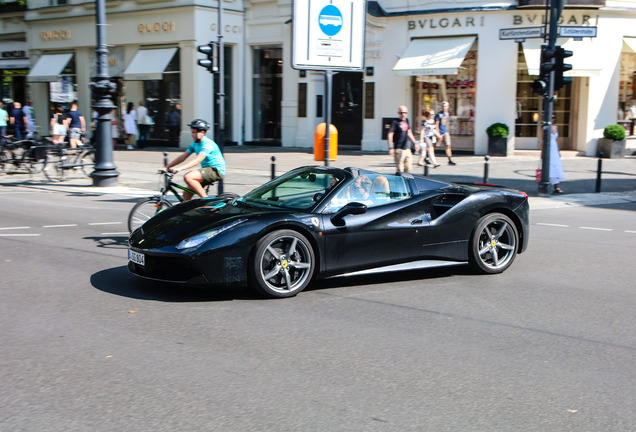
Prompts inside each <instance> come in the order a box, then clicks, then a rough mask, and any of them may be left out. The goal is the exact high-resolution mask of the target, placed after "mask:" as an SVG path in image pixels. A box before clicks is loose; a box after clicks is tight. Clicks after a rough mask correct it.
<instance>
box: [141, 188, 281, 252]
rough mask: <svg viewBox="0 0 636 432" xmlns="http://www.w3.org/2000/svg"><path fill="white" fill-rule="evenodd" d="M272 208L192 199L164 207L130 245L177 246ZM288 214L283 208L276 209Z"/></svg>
mask: <svg viewBox="0 0 636 432" xmlns="http://www.w3.org/2000/svg"><path fill="white" fill-rule="evenodd" d="M272 211H277V210H269V209H267V210H264V209H261V208H255V207H250V206H247V205H245V204H242V203H241V202H237V203H231V202H229V201H223V200H215V199H212V200H203V199H200V200H193V201H189V202H186V203H183V204H179V205H177V206H174V207H172V208H170V209H167V210H164V211H163V212H161V213H160V214H158V215H157V216H155V217H153V218H152V219H150V220H149V221H148V222H146V223H145V224H143V225H142V226H141V227H140V228H138V229H137V230H135V232H133V233H132V234H131V236H130V241H129V243H130V245H131V246H133V247H137V248H141V249H157V248H162V247H165V246H175V245H178V244H179V243H180V242H181V241H183V240H185V239H187V238H189V237H192V236H195V235H197V234H201V233H204V232H206V231H210V230H213V229H217V228H221V227H223V226H225V225H228V224H231V223H233V222H235V221H238V220H244V219H257V218H260V217H262V216H263V215H264V214H271V213H272ZM277 212H281V213H285V212H284V211H277Z"/></svg>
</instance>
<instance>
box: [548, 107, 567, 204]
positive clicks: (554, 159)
mask: <svg viewBox="0 0 636 432" xmlns="http://www.w3.org/2000/svg"><path fill="white" fill-rule="evenodd" d="M555 119H556V117H552V127H551V129H550V183H552V185H553V190H552V193H555V194H562V193H563V190H562V189H561V188H560V187H559V183H560V182H561V180H565V172H563V162H561V152H560V151H559V141H558V140H559V129H558V127H557V125H555V124H554V121H555Z"/></svg>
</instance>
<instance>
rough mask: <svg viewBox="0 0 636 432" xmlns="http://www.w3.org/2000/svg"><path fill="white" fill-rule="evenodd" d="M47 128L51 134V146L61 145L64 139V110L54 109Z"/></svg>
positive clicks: (58, 107) (65, 132) (65, 131)
mask: <svg viewBox="0 0 636 432" xmlns="http://www.w3.org/2000/svg"><path fill="white" fill-rule="evenodd" d="M49 128H50V132H51V139H52V140H53V144H62V143H64V140H65V139H66V134H67V130H66V115H65V114H64V110H63V109H62V107H60V106H57V107H55V112H54V113H53V115H52V116H51V121H50V122H49Z"/></svg>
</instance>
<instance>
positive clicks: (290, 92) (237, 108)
mask: <svg viewBox="0 0 636 432" xmlns="http://www.w3.org/2000/svg"><path fill="white" fill-rule="evenodd" d="M106 7H107V25H108V27H107V42H108V44H109V71H110V74H111V76H112V77H113V81H114V82H116V83H117V94H116V105H117V106H118V112H117V113H116V115H117V116H118V118H121V116H122V114H123V111H125V109H126V108H125V107H126V105H127V103H128V102H133V103H134V104H135V106H136V105H138V103H139V102H140V101H141V102H143V103H144V104H145V105H146V106H147V107H148V108H149V110H150V112H151V114H152V116H153V119H154V122H155V126H154V127H153V136H152V138H153V143H154V144H155V145H174V146H180V147H184V146H186V145H187V144H188V141H189V139H190V134H189V131H188V128H187V127H186V126H185V125H187V123H188V122H189V120H191V119H192V118H205V119H214V118H217V117H218V115H215V114H218V109H219V107H218V106H217V104H216V103H215V101H216V95H217V94H218V93H219V90H218V80H215V79H214V76H213V75H211V74H210V73H209V72H208V71H207V70H205V69H204V68H202V67H199V66H197V59H199V58H202V57H203V55H202V54H200V53H198V52H197V46H198V45H203V44H206V43H208V42H209V41H216V40H217V38H218V34H219V31H218V9H217V5H216V3H215V2H202V1H198V2H197V1H194V2H193V1H180V0H164V1H157V0H152V1H151V0H117V1H108V0H107V1H106ZM292 7H293V1H292V0H226V1H224V2H223V15H222V29H221V30H222V35H223V42H224V45H225V49H224V57H225V61H224V64H223V68H222V69H223V71H224V81H225V86H224V87H225V91H224V94H225V106H224V108H223V109H224V112H225V137H226V144H232V143H234V144H239V145H243V144H266V145H282V146H285V147H308V148H309V147H312V146H313V136H314V129H315V127H316V126H317V125H318V124H319V123H321V122H324V116H325V114H326V110H327V109H330V110H331V116H332V123H333V124H334V125H335V126H336V127H337V129H338V141H339V145H340V146H341V147H347V148H352V149H361V150H364V151H385V150H386V149H387V146H386V141H385V138H386V126H387V124H388V123H389V122H390V120H391V119H392V118H394V117H395V116H396V111H397V107H398V106H399V105H407V106H408V107H409V108H410V110H409V111H410V113H411V114H410V115H411V117H410V120H411V123H412V124H413V125H414V129H415V130H416V132H417V131H419V124H420V121H421V119H422V114H423V112H424V111H425V110H428V109H433V110H436V111H437V110H439V109H440V106H441V102H442V101H444V100H447V101H448V102H449V103H450V105H451V124H450V130H451V134H452V136H453V147H454V148H455V149H457V150H464V151H466V152H470V153H474V154H486V153H487V151H488V148H487V136H486V133H485V130H486V128H487V127H488V126H489V125H490V124H492V123H495V122H501V123H505V124H507V125H509V127H510V129H511V136H510V139H509V143H508V148H509V154H510V151H512V150H514V149H538V148H540V146H541V143H540V140H541V138H540V137H541V135H542V133H541V119H542V111H541V110H542V98H540V97H539V96H537V95H536V94H534V93H533V92H532V90H531V85H532V82H533V81H534V79H536V75H538V70H539V54H540V45H541V43H543V39H541V38H526V39H525V40H523V41H517V40H515V39H509V38H507V36H505V35H506V34H508V33H507V32H509V31H511V30H520V29H525V28H528V27H530V28H536V27H542V26H543V25H544V21H545V8H544V5H541V4H539V3H537V2H534V0H519V1H518V2H500V3H496V4H493V3H491V2H485V1H479V0H472V1H453V2H439V1H431V0H379V1H368V2H367V16H366V30H365V35H364V38H365V44H366V48H365V65H364V69H363V71H343V72H339V73H337V74H335V76H334V80H333V89H332V95H331V96H332V97H331V100H332V105H331V107H325V104H324V101H325V100H326V97H325V74H324V72H323V71H299V70H294V69H293V68H292V67H291V63H292V61H291V60H292V48H293V47H292V24H291V17H292ZM16 13H17V14H18V15H17V16H18V18H16V15H15V14H16ZM13 14H14V15H10V13H9V12H2V10H1V9H0V19H2V20H3V21H2V22H3V23H4V25H3V27H2V29H0V30H1V31H2V34H0V42H1V43H3V44H4V45H3V46H4V48H3V49H2V51H3V52H4V51H5V50H6V51H8V52H12V53H20V52H24V56H23V57H21V58H14V59H8V60H14V61H17V60H21V62H17V63H14V64H13V66H9V65H8V63H5V65H7V66H5V67H6V68H5V69H2V70H3V71H7V70H12V69H10V67H21V68H22V69H17V70H21V71H22V72H21V73H18V74H17V75H18V76H23V78H18V79H17V81H16V82H17V83H18V84H17V85H16V87H15V89H14V90H12V91H13V92H14V93H15V92H16V91H17V92H18V93H19V92H20V90H19V89H18V87H19V85H20V84H19V82H20V79H22V80H23V82H24V84H23V85H24V86H25V87H26V88H25V90H23V93H24V94H23V95H21V94H18V97H30V98H31V99H33V103H34V108H35V112H36V118H37V119H48V116H49V114H50V112H51V109H52V107H53V106H55V105H62V106H65V105H67V104H69V103H70V101H72V100H74V99H77V100H78V101H79V107H80V111H82V112H83V113H84V114H85V116H87V117H88V113H89V112H91V104H92V100H91V94H90V91H89V90H88V89H89V87H88V86H89V83H90V82H91V80H92V77H94V75H96V70H95V69H96V66H95V63H96V60H95V52H94V50H95V44H96V29H95V2H94V1H82V0H31V1H27V8H26V10H25V11H23V12H22V17H23V19H20V18H19V17H20V15H19V12H13ZM635 24H636V2H633V1H607V0H576V1H569V2H566V5H565V8H564V10H563V13H562V16H561V20H560V25H562V26H575V27H586V28H588V27H589V28H596V37H584V38H582V40H575V39H574V38H563V39H561V38H560V39H559V40H558V43H559V44H561V45H562V46H564V47H565V48H566V49H568V50H571V51H573V52H574V55H573V56H572V57H570V58H569V59H568V60H569V62H570V63H571V64H572V65H573V69H572V71H571V72H570V73H569V74H570V75H571V76H572V77H573V81H572V83H571V84H567V85H566V86H565V87H564V88H562V89H560V90H559V91H558V93H557V98H556V100H555V113H556V116H557V118H556V123H557V125H558V126H559V128H560V137H561V138H560V139H561V147H562V148H566V149H573V150H579V151H581V152H584V153H585V154H587V155H595V154H596V139H597V138H599V137H601V136H602V131H603V128H604V127H605V126H606V125H608V124H615V123H620V124H623V125H624V126H625V128H626V130H628V134H630V135H632V136H633V135H634V132H635V131H634V125H633V123H634V120H636V93H635V90H634V79H635V78H636V75H635V74H636V25H635ZM20 47H22V49H21V48H20ZM0 48H2V47H0ZM3 60H4V59H3ZM0 67H2V66H0ZM12 75H16V74H13V73H12ZM3 82H4V81H3ZM8 87H10V86H8ZM9 93H11V92H10V91H9V89H7V91H6V92H4V91H3V98H4V100H5V101H9V100H10V99H11V98H13V97H14V96H13V94H9ZM38 123H39V124H40V134H41V135H46V134H47V132H48V131H47V125H48V121H46V122H42V121H39V122H38Z"/></svg>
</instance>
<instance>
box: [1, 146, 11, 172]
mask: <svg viewBox="0 0 636 432" xmlns="http://www.w3.org/2000/svg"><path fill="white" fill-rule="evenodd" d="M10 156H11V155H10V154H9V152H8V151H6V150H4V149H1V150H0V173H2V174H6V173H7V172H8V171H9V165H10V163H9V157H10Z"/></svg>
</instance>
